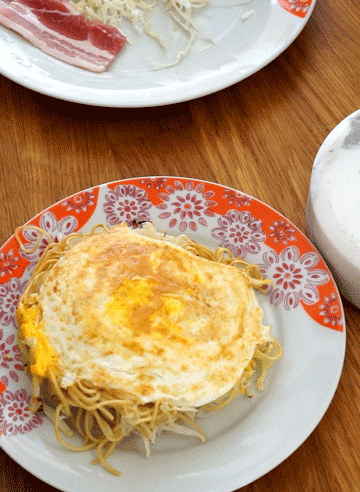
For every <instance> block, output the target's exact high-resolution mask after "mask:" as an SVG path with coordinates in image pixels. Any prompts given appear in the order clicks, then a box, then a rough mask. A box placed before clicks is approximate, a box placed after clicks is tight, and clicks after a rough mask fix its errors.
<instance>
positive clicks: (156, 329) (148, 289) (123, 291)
mask: <svg viewBox="0 0 360 492" xmlns="http://www.w3.org/2000/svg"><path fill="white" fill-rule="evenodd" d="M156 285H157V283H156V281H155V280H152V279H149V278H140V277H139V278H132V279H126V280H124V281H123V283H122V284H121V286H120V287H118V289H117V290H116V291H115V292H114V293H113V294H112V296H111V300H109V301H108V302H107V303H106V306H105V309H106V314H107V315H108V316H109V317H110V319H111V321H112V323H113V324H114V325H118V326H119V325H125V326H127V327H128V328H130V329H131V330H132V331H133V333H134V334H135V335H137V336H141V335H145V336H146V335H150V334H151V337H152V338H161V339H164V338H167V339H171V340H173V341H177V342H181V343H188V342H189V340H188V339H187V338H186V337H184V336H183V335H182V330H181V327H180V326H179V325H178V323H177V321H179V320H180V319H181V315H182V314H183V313H184V308H185V307H186V306H184V303H183V300H182V299H180V298H179V297H178V296H176V295H172V294H160V293H159V292H156Z"/></svg>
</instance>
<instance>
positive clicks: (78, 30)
mask: <svg viewBox="0 0 360 492" xmlns="http://www.w3.org/2000/svg"><path fill="white" fill-rule="evenodd" d="M0 24H3V25H4V26H5V27H8V28H9V29H12V30H13V31H16V32H18V33H19V34H21V35H22V36H23V37H24V38H25V39H27V40H28V41H30V42H31V43H32V44H34V45H35V46H37V47H38V48H40V49H41V50H42V51H45V52H46V53H48V54H49V55H52V56H54V57H55V58H58V59H60V60H62V61H65V62H67V63H71V64H72V65H76V66H79V67H82V68H86V69H87V70H91V71H93V72H103V71H104V70H106V68H107V67H108V65H109V64H110V62H111V61H112V60H113V59H114V57H115V56H116V55H117V54H118V52H119V51H120V49H121V48H122V47H123V46H124V44H125V42H126V38H125V36H123V35H122V34H121V33H120V31H118V29H116V28H115V27H113V26H108V25H105V24H103V23H102V22H99V21H90V20H87V19H86V18H85V16H84V14H82V13H81V12H79V11H78V10H77V8H76V7H75V6H74V5H73V4H72V3H70V2H69V1H68V0H0Z"/></svg>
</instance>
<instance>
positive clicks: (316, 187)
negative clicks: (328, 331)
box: [306, 111, 360, 308]
mask: <svg viewBox="0 0 360 492" xmlns="http://www.w3.org/2000/svg"><path fill="white" fill-rule="evenodd" d="M306 229H307V233H308V236H309V238H310V239H311V241H312V242H313V243H314V244H315V246H317V248H318V249H319V250H320V252H321V253H322V255H323V257H324V258H325V260H326V261H327V263H328V265H329V267H330V269H331V270H332V272H333V274H334V277H335V279H336V280H337V283H338V287H339V289H340V291H341V293H342V294H343V295H344V296H345V297H346V298H347V299H349V300H350V301H351V302H352V303H353V304H355V305H356V306H357V307H359V308H360V111H356V112H355V113H353V114H351V115H350V116H348V117H347V118H346V119H345V120H343V121H342V122H341V123H340V124H339V125H338V126H337V127H336V128H335V129H334V130H333V131H332V132H331V133H330V134H329V136H328V137H327V139H326V140H325V141H324V143H323V145H322V146H321V148H320V150H319V152H318V154H317V156H316V159H315V162H314V166H313V170H312V174H311V181H310V190H309V197H308V204H307V213H306Z"/></svg>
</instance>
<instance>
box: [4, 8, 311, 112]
mask: <svg viewBox="0 0 360 492" xmlns="http://www.w3.org/2000/svg"><path fill="white" fill-rule="evenodd" d="M158 1H159V2H161V3H160V7H161V8H162V7H164V5H165V4H164V5H162V4H163V0H158ZM230 1H231V0H230ZM226 3H229V2H228V0H212V6H209V7H207V8H205V9H203V10H202V11H201V12H197V13H196V16H195V18H196V21H197V22H198V23H199V24H200V26H201V28H202V29H203V30H204V31H205V32H206V33H208V34H209V35H210V36H211V38H212V39H213V40H214V41H215V42H214V44H213V43H210V42H207V41H204V40H198V41H196V43H195V45H194V46H193V49H192V51H191V53H190V54H189V55H188V56H187V57H186V58H185V59H184V60H183V61H182V62H181V63H180V64H179V65H178V66H174V67H171V68H167V69H161V70H153V69H152V68H151V65H150V63H149V57H153V58H154V59H155V60H160V61H161V60H165V57H164V53H163V51H162V50H161V49H160V48H159V47H158V45H157V43H156V42H155V41H153V40H152V39H149V38H148V37H147V36H141V37H139V36H137V35H135V34H134V32H133V31H132V29H131V27H129V26H127V25H126V24H124V28H121V29H122V30H123V31H124V33H125V34H127V35H129V36H130V38H131V39H132V41H133V42H134V44H133V45H129V44H128V45H127V46H126V47H125V49H124V51H122V52H121V53H120V54H119V55H118V57H117V58H116V60H115V61H114V63H113V64H112V66H111V67H110V68H109V69H108V71H106V72H104V73H102V74H95V73H91V72H88V71H86V70H83V69H80V68H77V67H74V66H71V65H68V64H66V63H63V62H61V61H59V60H56V59H55V58H52V57H51V56H49V55H47V54H45V53H43V52H42V51H40V50H39V49H37V48H35V47H34V46H32V45H31V44H30V43H28V42H27V41H25V40H24V39H23V38H21V37H20V36H19V35H18V34H16V33H14V32H12V31H10V30H8V29H6V28H5V27H2V26H0V51H1V57H0V73H1V74H3V75H5V76H6V77H8V78H9V79H12V80H14V81H15V82H17V83H19V84H21V85H24V86H25V87H28V88H30V89H33V90H35V91H38V92H41V93H43V94H47V95H50V96H54V97H57V98H60V99H64V100H68V101H73V102H78V103H85V104H91V105H95V106H107V107H145V106H159V105H165V104H171V103H176V102H180V101H186V100H190V99H194V98H196V97H199V96H203V95H206V94H210V93H213V92H216V91H218V90H220V89H223V88H225V87H228V86H230V85H232V84H234V83H236V82H239V81H240V80H243V79H245V78H246V77H248V76H249V75H251V74H253V73H255V72H257V71H258V70H259V69H261V68H262V67H264V66H265V65H267V64H268V63H269V62H271V61H272V60H273V59H274V58H276V57H277V56H278V55H279V54H280V53H282V52H283V51H284V50H285V49H286V48H287V47H288V46H289V44H290V43H292V41H293V40H294V39H295V38H296V37H297V36H298V34H299V33H300V32H301V30H302V29H303V27H304V26H305V24H306V22H307V21H308V19H309V17H310V15H311V12H312V10H313V8H314V6H315V0H252V1H251V3H249V4H248V5H245V6H244V5H242V6H235V7H231V8H225V7H224V4H226ZM250 9H251V10H254V13H253V15H251V16H250V17H249V18H248V19H247V20H245V21H243V20H241V16H242V14H244V13H246V12H248V11H249V10H250ZM158 18H159V19H160V21H162V23H161V22H160V23H159V27H158V32H167V36H168V38H169V40H170V41H171V43H170V46H175V47H176V48H177V47H179V48H181V47H184V46H185V39H186V38H185V37H183V38H182V37H181V36H182V34H181V33H180V31H179V30H178V31H174V30H173V29H172V28H171V29H170V30H169V22H168V20H167V19H168V17H166V14H161V15H159V16H158ZM165 29H167V31H165ZM175 53H176V49H175V51H174V50H172V51H171V55H175Z"/></svg>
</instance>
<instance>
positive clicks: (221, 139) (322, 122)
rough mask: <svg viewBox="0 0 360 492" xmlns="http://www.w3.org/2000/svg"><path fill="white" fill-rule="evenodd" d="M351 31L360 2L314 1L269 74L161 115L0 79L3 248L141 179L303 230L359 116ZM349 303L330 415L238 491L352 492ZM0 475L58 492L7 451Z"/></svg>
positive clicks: (6, 488) (357, 58) (358, 383)
mask: <svg viewBox="0 0 360 492" xmlns="http://www.w3.org/2000/svg"><path fill="white" fill-rule="evenodd" d="M359 26H360V6H359V2H358V0H347V1H345V2H337V1H336V0H318V1H317V5H316V7H315V10H314V12H313V15H312V17H311V18H310V20H309V22H308V24H307V25H306V27H305V29H304V30H303V31H302V33H301V34H300V35H299V37H298V38H297V39H296V40H295V41H294V42H293V43H292V44H291V45H290V47H289V48H288V49H287V50H286V51H285V52H284V53H283V54H281V55H280V56H279V57H278V58H277V59H276V60H274V61H273V62H272V63H270V64H269V65H268V66H266V67H265V68H263V69H262V70H260V71H259V72H257V73H256V74H254V75H252V76H251V77H249V78H248V79H246V80H244V81H242V82H240V83H238V84H235V85H234V86H232V87H230V88H228V89H225V90H222V91H220V92H218V93H216V94H212V95H209V96H206V97H202V98H200V99H197V100H194V101H190V102H184V103H180V104H176V105H170V106H166V107H158V108H146V109H115V108H114V109H108V108H96V107H90V106H86V105H78V104H74V103H70V102H64V101H60V100H57V99H53V98H50V97H47V96H44V95H41V94H38V93H36V92H33V91H31V90H28V89H26V88H24V87H22V86H20V85H17V84H16V83H14V82H12V81H10V80H8V79H6V78H5V77H2V76H0V108H1V110H0V183H1V186H0V203H1V220H0V243H1V244H2V243H3V242H5V240H6V239H7V238H8V237H9V236H10V235H11V234H12V233H13V231H14V229H15V228H16V227H17V226H20V225H22V224H23V223H24V222H25V221H27V220H28V219H30V218H31V217H32V216H33V215H35V214H37V213H38V212H40V211H41V210H43V209H44V208H45V207H47V206H49V205H51V204H52V203H54V202H56V201H58V200H60V199H62V198H64V197H66V196H68V195H70V194H72V193H75V192H76V191H79V190H81V189H84V188H88V187H91V186H94V185H97V184H100V183H104V182H108V181H112V180H118V179H121V178H128V177H136V176H148V175H177V176H186V177H193V178H199V179H205V180H209V181H215V182H219V183H221V184H223V185H226V186H229V187H233V188H236V189H239V190H241V191H243V192H246V193H249V194H250V195H252V196H254V197H256V198H258V199H260V200H262V201H264V202H266V203H267V204H269V205H270V206H272V207H274V208H275V209H276V210H278V211H279V212H281V213H282V214H284V215H285V216H286V217H287V218H288V219H289V220H291V221H292V222H293V223H294V224H295V225H296V226H297V227H298V228H299V229H301V230H302V231H304V230H305V207H306V200H307V194H308V188H309V181H310V173H311V169H312V164H313V160H314V157H315V155H316V153H317V151H318V149H319V146H320V145H321V143H322V142H323V140H324V138H325V137H326V136H327V135H328V133H329V132H330V131H331V130H332V129H333V128H334V127H335V126H336V125H337V124H338V123H339V122H340V121H341V120H342V119H343V118H344V117H346V116H347V115H349V114H350V113H352V112H353V111H355V110H357V109H359V108H360V46H359V39H360V34H359V33H360V31H359ZM0 56H1V55H0ZM344 307H345V312H346V324H347V352H346V360H345V365H344V370H343V373H342V376H341V380H340V384H339V387H338V389H337V392H336V394H335V397H334V399H333V401H332V403H331V405H330V407H329V409H328V411H327V412H326V414H325V416H324V418H323V419H322V420H321V422H320V423H319V425H318V426H317V427H316V429H315V430H314V431H313V432H312V434H311V435H310V436H309V437H308V439H307V440H306V441H305V442H304V443H303V444H302V445H301V446H300V447H299V448H298V449H297V451H295V452H294V453H293V454H292V455H291V456H290V457H289V458H287V459H286V460H285V461H284V462H283V463H281V464H280V465H279V466H277V467H276V468H275V469H274V470H272V471H269V472H268V473H267V474H266V475H265V476H263V477H261V478H259V479H258V480H256V481H255V482H254V483H252V484H249V485H247V486H245V487H243V488H242V489H241V491H242V492H263V491H265V490H266V491H281V492H300V491H306V492H310V491H311V492H312V491H315V492H317V491H325V492H326V491H331V492H337V491H339V492H340V491H341V492H359V491H360V457H359V442H360V425H359V423H360V367H359V354H360V313H359V310H358V309H356V308H355V307H353V306H351V305H350V304H349V303H348V302H347V301H345V300H344ZM0 356H1V354H0ZM314 378H316V373H314ZM294 426H296V422H294ZM35 459H36V458H35ZM0 465H1V466H0V491H1V492H40V491H43V490H44V489H45V490H46V491H50V492H55V491H56V489H55V488H53V487H51V486H49V485H44V483H43V482H42V481H40V480H38V479H37V478H35V477H34V476H32V475H31V474H30V473H28V472H27V471H25V470H24V469H22V468H21V467H20V466H19V465H18V464H17V463H15V462H14V461H13V460H12V459H11V458H9V457H8V456H7V455H6V454H5V453H4V452H3V451H2V450H0ZM119 490H121V487H119ZM189 492H192V491H189Z"/></svg>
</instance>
